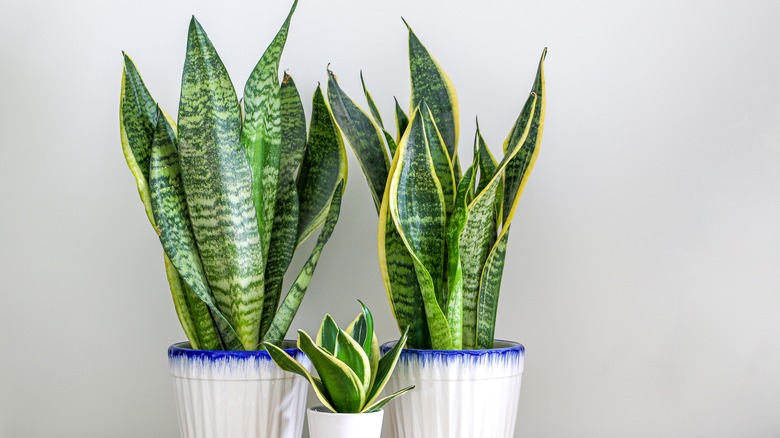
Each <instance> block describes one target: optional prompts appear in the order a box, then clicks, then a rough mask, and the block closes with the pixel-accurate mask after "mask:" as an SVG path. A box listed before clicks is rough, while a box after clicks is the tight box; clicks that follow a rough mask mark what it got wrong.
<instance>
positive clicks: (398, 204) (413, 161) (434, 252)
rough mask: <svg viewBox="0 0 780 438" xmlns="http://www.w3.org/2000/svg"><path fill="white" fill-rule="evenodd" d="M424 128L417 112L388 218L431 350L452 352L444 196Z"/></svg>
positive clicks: (402, 152) (396, 172)
mask: <svg viewBox="0 0 780 438" xmlns="http://www.w3.org/2000/svg"><path fill="white" fill-rule="evenodd" d="M423 123H424V122H423V119H422V116H421V114H420V110H419V109H418V110H416V111H415V113H414V115H413V116H412V120H411V121H410V127H409V134H408V135H405V136H404V138H403V140H402V141H401V144H400V145H399V146H398V151H397V152H396V156H397V158H398V166H397V168H396V169H395V170H394V173H393V175H392V176H391V183H390V214H391V216H392V218H393V223H394V224H395V227H396V229H397V230H398V234H399V236H400V237H401V240H402V241H403V242H404V244H405V245H406V247H407V249H408V250H409V253H410V255H411V256H412V260H413V262H414V267H415V272H416V275H417V282H418V283H419V285H420V292H421V293H422V298H423V304H424V306H425V314H426V319H427V320H428V329H429V332H430V336H431V345H432V346H433V348H435V349H450V348H452V347H451V337H450V333H449V327H448V324H447V320H446V318H445V316H444V313H443V312H442V310H441V307H440V303H441V302H442V301H443V298H442V297H443V295H444V285H443V280H444V258H445V257H444V253H445V226H446V215H445V206H444V196H443V195H442V191H441V186H440V185H439V182H438V179H437V178H436V175H435V169H434V165H433V160H432V158H431V154H430V151H429V148H428V144H427V142H426V138H425V130H424V124H423Z"/></svg>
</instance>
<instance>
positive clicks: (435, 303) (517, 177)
mask: <svg viewBox="0 0 780 438" xmlns="http://www.w3.org/2000/svg"><path fill="white" fill-rule="evenodd" d="M407 27H408V25H407ZM545 54H546V49H545V51H544V52H543V53H542V58H541V61H540V62H539V67H538V71H537V73H536V79H535V81H534V83H533V86H532V89H531V93H530V95H529V97H528V99H527V100H526V102H525V104H524V106H523V108H522V111H521V113H520V116H519V117H518V118H517V121H516V122H515V123H514V126H513V127H512V129H511V131H510V133H509V135H508V136H507V138H506V141H505V142H504V146H503V152H504V156H503V158H502V159H501V161H500V162H499V161H497V160H496V158H494V156H493V155H492V154H491V152H490V150H489V149H488V147H487V145H486V144H485V141H484V140H483V138H482V135H481V134H480V132H479V125H478V124H477V130H476V134H475V138H474V150H473V161H472V164H471V165H470V166H469V167H468V168H467V169H466V170H465V172H463V171H462V170H461V165H460V158H459V154H458V134H459V109H458V102H457V95H456V92H455V88H454V86H453V84H452V82H451V81H450V79H449V77H448V76H447V74H446V73H445V72H444V70H443V69H442V68H441V66H440V65H439V63H438V62H436V60H435V59H434V58H433V57H432V56H431V54H430V53H429V52H428V50H427V49H426V48H425V46H423V44H422V43H421V42H420V40H419V39H418V38H417V36H416V35H415V34H414V32H412V30H411V27H409V68H410V71H411V88H412V90H411V91H412V92H411V103H410V109H411V116H410V117H409V116H407V114H406V113H404V111H403V110H402V109H401V107H400V106H399V104H398V101H397V100H396V102H395V119H396V125H397V127H398V131H397V135H396V137H395V138H394V137H393V136H392V135H391V134H390V133H389V132H388V131H387V130H386V129H385V128H384V125H383V122H382V118H381V116H380V114H379V111H378V110H377V107H376V105H375V103H374V100H373V99H372V97H371V94H370V93H369V92H368V90H367V88H366V85H365V82H364V81H363V77H362V74H361V82H362V85H363V91H364V94H365V97H366V100H367V103H368V107H369V112H370V115H369V114H368V113H366V112H365V111H363V110H362V109H361V108H360V107H359V106H358V105H357V104H356V103H355V102H354V101H353V100H352V99H351V98H350V97H349V96H347V94H346V93H345V92H344V91H343V90H342V88H341V87H340V86H339V84H338V82H337V80H336V76H335V75H334V74H333V73H330V75H329V80H328V101H329V103H330V106H331V109H332V111H333V115H334V116H335V119H336V122H337V123H338V126H339V127H340V129H341V131H342V132H343V133H344V135H345V137H346V139H347V141H348V142H349V144H350V145H351V147H352V149H353V150H354V151H355V154H356V155H357V158H358V161H359V162H360V165H361V168H362V170H363V173H364V174H365V176H366V179H367V181H368V186H369V189H370V191H371V194H372V196H373V199H374V204H375V206H376V209H377V212H378V214H379V230H378V241H379V260H380V269H381V272H382V276H383V278H384V283H385V288H386V291H387V296H388V299H389V301H390V304H391V308H392V311H393V314H394V316H395V319H396V321H397V323H398V326H399V328H400V329H401V331H403V330H406V329H408V331H409V332H408V333H409V345H410V346H411V347H414V348H423V349H428V348H433V349H474V348H480V349H483V348H492V346H493V338H494V332H495V320H496V310H497V306H498V295H499V288H500V285H501V277H502V273H503V269H504V259H505V255H506V246H507V239H508V237H509V230H510V225H511V221H512V218H513V217H514V214H515V211H516V209H517V204H518V200H519V198H520V195H521V193H522V192H523V188H524V186H525V184H526V181H527V178H528V176H529V174H530V172H531V169H532V168H533V165H534V162H535V160H536V157H537V154H538V152H539V145H540V143H541V140H542V128H543V124H544V113H545V89H544V69H543V62H544V58H545Z"/></svg>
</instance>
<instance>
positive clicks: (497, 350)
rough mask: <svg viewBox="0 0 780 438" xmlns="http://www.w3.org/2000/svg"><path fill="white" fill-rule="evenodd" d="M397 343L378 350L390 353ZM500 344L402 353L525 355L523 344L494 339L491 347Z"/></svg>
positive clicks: (414, 349) (409, 350)
mask: <svg viewBox="0 0 780 438" xmlns="http://www.w3.org/2000/svg"><path fill="white" fill-rule="evenodd" d="M397 342H398V339H396V340H394V341H388V342H385V343H384V344H382V345H380V347H379V349H380V351H381V352H382V354H384V353H387V352H388V351H390V349H391V348H393V347H394V346H395V344H396V343H397ZM496 344H501V346H499V347H493V348H485V349H476V350H434V349H425V348H404V349H403V350H402V351H405V352H407V353H411V354H419V355H422V354H440V355H447V356H456V355H482V354H504V353H510V352H516V353H520V355H525V347H524V346H523V344H521V343H519V342H515V341H507V340H504V339H495V340H493V345H496Z"/></svg>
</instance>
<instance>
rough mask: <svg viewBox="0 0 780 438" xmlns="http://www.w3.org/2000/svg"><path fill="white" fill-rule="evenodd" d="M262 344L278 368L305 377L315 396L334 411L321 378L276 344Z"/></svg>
mask: <svg viewBox="0 0 780 438" xmlns="http://www.w3.org/2000/svg"><path fill="white" fill-rule="evenodd" d="M263 346H264V347H265V349H266V350H267V351H268V354H270V355H271V359H273V360H274V363H276V364H277V365H278V366H279V368H281V369H283V370H284V371H287V372H289V373H295V374H298V375H299V376H303V377H304V378H306V379H307V380H308V381H309V383H311V386H312V388H314V393H315V394H316V395H317V398H318V399H320V401H321V402H322V404H323V405H325V407H326V408H328V409H330V410H331V411H333V412H336V409H335V408H334V407H333V406H331V404H330V400H329V399H328V392H327V391H326V390H325V385H323V384H322V380H320V379H318V378H317V377H314V376H312V375H311V374H309V372H308V371H306V368H304V367H303V365H301V364H300V363H299V362H298V361H297V360H295V359H293V358H292V357H291V356H290V355H289V354H287V352H286V351H284V350H282V349H281V348H279V347H277V346H276V345H274V344H272V343H270V342H265V343H263Z"/></svg>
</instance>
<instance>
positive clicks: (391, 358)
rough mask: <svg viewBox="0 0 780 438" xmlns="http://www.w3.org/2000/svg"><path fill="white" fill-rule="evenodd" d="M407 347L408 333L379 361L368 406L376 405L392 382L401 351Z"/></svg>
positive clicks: (367, 398) (369, 394) (367, 400)
mask: <svg viewBox="0 0 780 438" xmlns="http://www.w3.org/2000/svg"><path fill="white" fill-rule="evenodd" d="M405 346H406V332H404V334H403V335H401V339H399V340H398V342H396V344H395V345H394V346H393V348H391V349H390V351H388V352H387V353H385V355H384V356H382V358H381V359H379V368H378V369H377V372H376V380H374V385H373V386H372V387H371V391H370V392H369V393H368V397H366V406H370V405H372V404H374V402H375V401H376V399H377V398H378V397H379V394H381V393H382V390H383V389H384V388H385V385H387V382H388V381H389V380H390V376H391V375H392V374H393V370H394V369H395V364H396V363H398V358H399V357H400V356H401V350H403V348H404V347H405Z"/></svg>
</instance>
